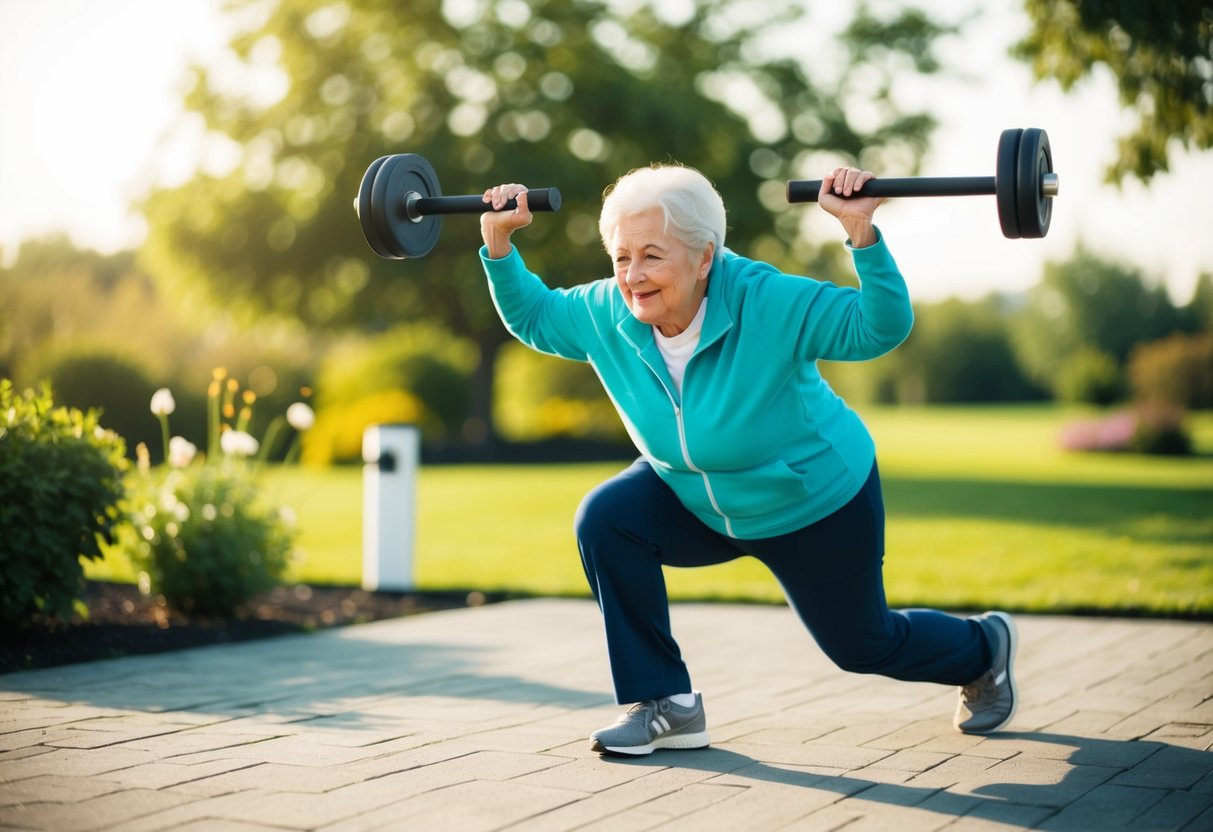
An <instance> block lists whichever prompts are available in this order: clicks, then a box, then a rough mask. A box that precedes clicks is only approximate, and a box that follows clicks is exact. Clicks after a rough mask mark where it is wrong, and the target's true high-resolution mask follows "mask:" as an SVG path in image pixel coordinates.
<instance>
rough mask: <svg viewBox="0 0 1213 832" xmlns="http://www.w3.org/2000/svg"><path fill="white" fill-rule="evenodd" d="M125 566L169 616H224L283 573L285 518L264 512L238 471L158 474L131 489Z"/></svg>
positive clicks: (288, 548)
mask: <svg viewBox="0 0 1213 832" xmlns="http://www.w3.org/2000/svg"><path fill="white" fill-rule="evenodd" d="M131 491H132V495H131V503H132V514H133V520H134V530H135V535H136V539H134V540H131V541H129V542H128V544H127V547H126V548H127V552H128V553H129V555H130V556H131V562H132V563H133V564H134V566H135V567H136V568H137V569H139V570H140V571H142V572H143V573H144V575H146V578H144V577H143V576H141V577H140V582H141V584H143V585H144V586H145V588H146V589H148V591H151V592H156V593H159V594H160V595H163V596H164V597H165V600H166V601H167V602H168V605H169V606H170V607H172V608H174V609H177V610H183V611H187V612H196V613H203V614H211V615H230V614H231V613H232V612H233V611H234V610H236V609H238V608H239V607H240V605H242V604H243V603H245V602H246V601H248V600H249V599H250V598H252V597H253V596H255V595H257V594H259V593H261V592H265V591H267V590H269V589H272V588H273V587H274V586H275V585H276V584H277V583H278V581H279V580H280V578H281V577H282V575H283V573H284V572H285V571H286V568H287V567H288V566H289V565H290V559H291V552H292V545H293V530H292V527H291V525H290V523H288V519H287V518H288V517H289V513H286V512H283V511H282V510H281V509H274V508H272V507H270V506H268V505H267V504H266V503H265V502H264V501H263V500H262V498H261V495H260V493H259V489H258V488H257V486H256V484H255V483H254V481H253V480H252V479H251V478H250V477H249V473H248V470H247V467H246V466H245V465H244V464H243V463H237V462H226V463H219V464H196V465H190V466H187V467H185V468H168V467H158V468H157V469H156V470H155V471H144V472H140V474H139V475H138V476H136V477H134V478H132V483H131Z"/></svg>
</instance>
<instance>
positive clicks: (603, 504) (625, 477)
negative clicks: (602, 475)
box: [573, 464, 656, 543]
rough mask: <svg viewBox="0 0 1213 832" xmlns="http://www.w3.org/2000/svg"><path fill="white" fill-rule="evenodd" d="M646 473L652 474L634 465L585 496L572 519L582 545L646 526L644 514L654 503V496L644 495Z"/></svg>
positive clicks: (635, 530)
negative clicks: (634, 527)
mask: <svg viewBox="0 0 1213 832" xmlns="http://www.w3.org/2000/svg"><path fill="white" fill-rule="evenodd" d="M645 473H649V472H645V471H643V470H641V469H640V466H639V464H637V465H633V466H632V467H630V468H628V469H626V470H625V471H622V472H621V473H619V474H617V475H615V476H614V477H611V478H610V479H609V480H607V481H605V482H603V483H600V484H599V485H598V486H597V487H595V488H594V489H593V490H592V491H590V492H589V493H588V494H586V495H585V497H583V498H582V500H581V505H579V506H578V507H577V513H576V514H575V515H574V516H573V530H574V532H575V533H576V535H577V540H578V541H580V542H582V543H584V542H586V541H593V540H598V539H601V538H602V537H603V536H604V535H606V536H615V535H618V534H620V533H627V532H628V529H630V528H631V527H633V526H637V525H644V523H645V520H644V518H643V515H644V512H645V510H646V509H647V508H648V507H649V506H650V505H651V503H652V498H651V496H649V495H646V493H645V488H646V485H647V484H646V483H645V482H644V480H643V476H644V474H645ZM652 476H656V475H652ZM624 524H627V527H628V528H625V525H624ZM638 531H640V530H639V529H632V532H633V533H635V532H638Z"/></svg>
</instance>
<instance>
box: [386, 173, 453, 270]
mask: <svg viewBox="0 0 1213 832" xmlns="http://www.w3.org/2000/svg"><path fill="white" fill-rule="evenodd" d="M410 193H416V194H417V195H418V196H421V197H430V196H441V195H442V189H441V188H440V187H439V186H438V174H437V173H435V172H434V168H433V167H431V165H430V163H429V162H427V161H426V160H425V158H424V157H422V156H418V155H417V154H416V153H399V154H396V155H395V156H389V157H388V158H387V161H385V162H384V163H383V166H382V167H381V168H380V169H379V172H378V173H376V174H375V182H374V185H373V186H372V188H371V208H372V221H373V222H374V223H375V227H376V230H377V231H378V232H379V234H380V236H381V237H382V239H383V241H384V243H385V244H386V248H387V249H388V250H389V251H390V253H391V256H392V257H393V258H395V259H398V260H404V259H408V258H415V257H424V256H425V255H427V254H429V253H430V251H431V250H432V249H433V248H434V244H435V243H436V242H438V235H439V234H440V233H441V231H442V218H441V217H438V216H426V217H421V219H420V220H419V221H417V222H414V221H413V220H412V219H410V218H409V216H408V210H407V206H406V203H405V200H406V197H407V195H408V194H410Z"/></svg>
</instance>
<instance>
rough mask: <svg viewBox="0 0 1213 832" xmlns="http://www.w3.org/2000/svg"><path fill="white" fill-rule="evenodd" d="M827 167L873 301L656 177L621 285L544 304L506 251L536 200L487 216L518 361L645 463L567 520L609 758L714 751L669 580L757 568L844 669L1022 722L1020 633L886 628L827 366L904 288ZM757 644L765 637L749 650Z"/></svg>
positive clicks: (632, 186)
mask: <svg viewBox="0 0 1213 832" xmlns="http://www.w3.org/2000/svg"><path fill="white" fill-rule="evenodd" d="M872 178H873V176H872V174H871V173H869V172H866V171H859V170H857V169H855V168H849V167H844V168H837V169H836V170H834V171H832V172H831V173H830V174H829V175H827V176H826V177H825V179H824V182H823V185H822V190H821V194H820V196H819V204H820V205H821V207H822V208H824V209H825V210H826V211H828V212H829V213H830V214H832V215H834V216H835V217H837V219H838V220H839V222H840V223H841V224H842V226H843V228H844V229H845V231H846V233H847V235H848V238H849V239H848V241H847V245H848V248H849V250H850V251H851V255H852V257H853V259H854V262H855V267H856V270H857V272H858V274H859V277H860V280H861V284H862V289H859V290H856V289H851V288H840V287H838V286H835V285H833V284H831V283H826V282H819V281H817V280H812V279H809V278H805V277H796V276H790V275H786V274H782V273H780V272H779V271H778V270H777V269H775V268H774V267H772V266H770V265H768V264H766V263H762V262H758V261H754V260H748V259H746V258H745V257H742V256H740V255H738V254H735V253H733V252H732V251H729V250H727V249H725V247H724V236H725V208H724V204H723V201H722V200H721V198H720V195H719V194H718V193H717V192H716V189H715V188H714V187H713V186H712V184H711V183H710V182H709V181H708V180H707V179H706V178H705V177H704V176H703V175H702V174H700V173H699V172H698V171H695V170H693V169H690V168H686V167H681V166H677V165H654V166H652V167H648V168H642V169H640V170H636V171H633V172H631V173H629V174H627V175H626V176H624V177H623V178H621V179H620V180H619V181H618V182H616V183H615V185H614V186H613V187H612V188H611V189H609V190H608V192H607V195H606V197H605V199H604V201H603V206H602V215H601V219H600V221H599V230H600V231H601V234H602V242H603V244H604V245H605V246H606V251H607V254H608V255H609V256H610V258H611V260H612V262H613V263H614V277H613V278H603V279H601V280H596V281H593V282H591V283H586V284H583V285H580V286H577V287H574V288H572V289H550V288H548V287H547V286H546V285H545V284H544V283H543V281H542V280H541V279H540V278H539V277H537V276H536V275H534V274H532V273H531V272H530V271H528V270H527V267H526V265H525V264H524V263H523V259H522V256H521V254H519V252H518V249H517V248H515V247H514V246H513V245H512V244H511V235H512V234H513V233H514V232H515V231H517V230H519V229H521V228H524V227H526V226H527V225H529V224H530V222H531V213H530V211H529V209H528V208H527V203H526V192H525V191H526V189H525V188H523V187H522V186H520V185H500V186H498V187H495V188H492V189H491V190H489V191H487V192H486V193H485V195H484V201H485V202H486V203H491V205H492V206H493V208H494V209H500V208H502V206H503V205H504V204H505V202H506V201H507V200H509V199H512V198H515V197H517V206H518V207H517V209H516V210H514V211H495V212H486V213H485V214H483V215H482V216H481V233H482V236H483V237H484V248H483V249H481V258H482V261H483V264H484V269H485V272H486V274H487V275H488V280H489V288H490V291H491V292H492V297H493V301H494V303H495V304H496V305H497V309H498V312H499V313H500V315H501V319H502V321H503V322H504V323H505V325H506V327H507V328H508V329H509V331H510V332H511V333H512V334H513V335H514V336H515V337H517V338H518V339H519V340H520V341H522V342H523V343H524V344H526V345H527V346H529V347H531V348H533V349H536V350H539V351H540V352H545V353H550V354H553V355H558V356H561V357H563V358H569V359H573V360H576V361H588V362H589V363H590V364H591V365H592V366H593V367H594V370H595V371H596V372H597V373H598V376H599V378H600V379H601V380H602V384H603V386H604V387H605V388H606V391H607V393H608V395H609V396H610V397H611V401H612V402H613V403H614V405H615V407H616V408H617V410H618V411H619V415H620V417H621V418H622V419H623V423H624V425H625V426H626V427H627V430H628V433H629V435H630V436H631V438H632V440H633V441H634V442H635V443H636V447H637V448H638V449H639V451H640V454H641V456H640V458H639V459H637V460H636V461H635V462H634V463H633V464H632V465H631V466H630V467H629V468H627V469H626V470H624V471H623V472H621V473H620V474H618V475H617V476H615V477H613V478H611V479H609V480H607V481H606V482H604V483H602V484H601V485H599V486H598V487H597V488H595V489H594V490H593V491H592V492H590V494H589V495H588V496H587V497H586V498H585V500H584V501H583V502H582V504H581V507H580V509H579V510H578V513H577V518H576V532H577V542H578V546H579V548H580V550H581V558H582V562H583V565H584V567H585V574H586V577H587V578H588V579H589V582H590V588H591V589H592V590H593V593H594V597H595V598H596V599H597V601H598V605H599V607H600V608H601V610H602V615H603V619H604V623H605V629H606V640H607V652H608V655H609V658H610V666H611V675H612V679H613V681H614V686H615V696H616V699H617V701H618V702H619V703H620V704H626V703H635V704H633V705H632V706H631V708H630V709H629V710H628V711H627V713H625V714H624V715H623V716H621V717H620V718H619V720H618V721H617V722H616V723H615V724H613V725H610V726H608V727H606V728H603V729H600V730H598V731H595V732H594V733H593V735H592V736H591V740H592V748H593V750H595V751H597V752H599V753H610V754H623V755H644V754H649V753H651V752H652V751H653V750H654V749H658V748H702V747H704V746H706V745H708V733H707V723H706V720H705V716H704V707H703V699H702V696H701V694H700V693H699V692H697V691H695V690H694V689H693V688H692V685H691V678H690V675H689V673H688V671H687V668H686V666H685V664H684V663H683V661H682V658H681V655H680V653H679V649H678V644H677V643H676V642H675V640H674V636H673V634H672V633H671V628H670V617H669V601H668V598H667V596H666V588H665V581H664V578H663V574H662V567H663V566H682V567H689V566H703V565H707V564H714V563H721V562H724V561H728V560H732V559H734V558H738V557H741V556H743V555H750V556H752V557H755V558H757V559H758V560H760V561H761V562H762V563H764V564H765V565H766V566H767V567H768V568H769V569H770V570H771V572H772V573H773V574H774V575H775V577H776V578H777V579H778V580H779V582H780V584H781V586H782V588H783V591H784V593H785V594H786V596H787V599H788V602H789V604H790V605H791V607H792V609H793V610H795V612H796V614H797V615H798V616H799V617H800V619H801V621H803V622H804V625H805V627H807V628H808V630H809V632H810V633H811V634H812V636H813V637H814V639H816V641H817V643H818V644H819V645H820V646H821V648H822V650H824V651H825V653H826V654H827V655H828V656H829V657H830V659H831V660H833V661H834V662H835V663H836V664H837V665H838V666H839V667H840V668H842V669H844V670H848V671H853V672H856V673H877V674H881V675H884V676H890V677H892V678H895V679H902V680H907V681H919V682H936V683H941V684H947V685H958V686H961V696H960V702H959V705H958V706H957V711H956V716H955V721H954V724H955V726H956V727H957V728H958V729H959V730H960V731H963V732H966V733H975V734H984V733H989V732H992V731H996V730H998V729H999V728H1002V727H1003V726H1004V725H1006V724H1007V723H1008V722H1009V721H1010V720H1011V717H1012V715H1013V713H1014V711H1015V705H1016V688H1015V681H1014V676H1013V662H1014V657H1015V649H1016V641H1017V636H1016V632H1015V626H1014V624H1013V622H1012V620H1011V618H1010V617H1009V616H1008V615H1006V614H1005V613H999V612H990V613H986V614H984V615H981V616H977V617H974V618H957V617H953V616H950V615H945V614H943V613H941V612H936V611H934V610H906V611H894V610H890V609H889V608H888V606H887V604H886V602H885V593H884V583H883V577H882V572H881V570H882V564H883V559H884V505H883V502H882V497H881V491H880V478H879V474H878V473H877V467H876V461H875V446H874V444H873V442H872V439H871V437H870V436H869V434H868V431H867V430H866V428H865V427H864V425H863V423H862V422H861V421H860V418H859V416H858V415H856V414H855V412H854V411H852V410H851V409H850V408H848V407H847V405H846V404H845V403H844V402H843V401H842V400H841V399H840V398H839V397H838V396H837V395H835V393H834V392H833V390H831V389H830V387H829V385H828V384H826V382H825V381H824V380H823V379H822V377H821V375H820V374H819V373H818V370H817V360H818V359H826V360H831V361H859V360H865V359H871V358H876V357H877V356H880V355H883V354H884V353H887V352H889V351H890V350H892V349H893V348H894V347H896V346H897V345H898V344H900V343H901V342H902V341H903V340H904V339H905V337H906V336H907V335H908V334H909V331H910V326H911V323H912V312H911V308H910V300H909V296H908V293H907V290H906V285H905V281H904V279H903V278H902V276H901V273H900V272H899V271H898V269H897V266H896V264H895V263H894V262H893V258H892V256H891V255H890V253H889V249H888V248H887V246H886V245H885V242H884V239H883V237H882V236H881V234H880V232H879V230H878V229H877V228H876V227H875V226H874V225H873V223H872V217H873V214H874V212H875V211H876V208H877V206H879V205H880V203H881V202H882V200H880V199H877V198H873V197H865V196H862V190H863V185H864V183H865V182H867V181H869V180H870V179H872ZM755 637H759V638H760V637H761V635H758V634H755Z"/></svg>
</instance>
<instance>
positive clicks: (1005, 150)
mask: <svg viewBox="0 0 1213 832" xmlns="http://www.w3.org/2000/svg"><path fill="white" fill-rule="evenodd" d="M1022 134H1023V130H1020V129H1019V128H1017V127H1013V128H1011V129H1009V130H1003V131H1002V135H1001V136H999V137H998V164H997V167H995V168H994V195H995V199H997V200H998V223H999V225H1001V226H1002V235H1003V236H1004V237H1006V238H1007V239H1009V240H1017V239H1019V238H1020V237H1021V236H1023V235H1021V234H1020V233H1019V215H1018V213H1017V202H1018V201H1017V200H1016V198H1015V194H1016V188H1017V187H1018V186H1017V184H1016V180H1017V177H1016V171H1017V170H1018V166H1019V143H1020V137H1021V135H1022Z"/></svg>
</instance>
